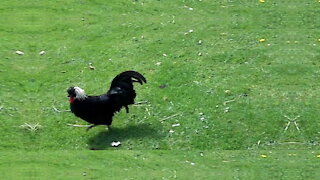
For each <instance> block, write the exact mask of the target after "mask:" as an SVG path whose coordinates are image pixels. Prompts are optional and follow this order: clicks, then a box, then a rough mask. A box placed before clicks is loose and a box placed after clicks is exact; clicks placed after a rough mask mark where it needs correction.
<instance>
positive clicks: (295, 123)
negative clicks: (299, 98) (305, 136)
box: [284, 115, 300, 132]
mask: <svg viewBox="0 0 320 180" xmlns="http://www.w3.org/2000/svg"><path fill="white" fill-rule="evenodd" d="M284 117H285V118H287V119H288V120H289V121H288V124H287V126H286V127H285V128H284V132H286V131H287V130H288V128H289V126H290V124H291V123H293V124H294V125H295V127H296V129H297V130H298V131H299V132H300V128H299V126H298V123H297V122H296V121H297V119H298V118H299V117H300V115H298V116H296V117H295V118H293V119H291V118H289V117H288V116H287V115H284Z"/></svg>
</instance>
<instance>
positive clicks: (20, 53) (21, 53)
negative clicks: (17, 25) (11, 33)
mask: <svg viewBox="0 0 320 180" xmlns="http://www.w3.org/2000/svg"><path fill="white" fill-rule="evenodd" d="M15 53H16V54H18V55H24V52H22V51H16V52H15Z"/></svg>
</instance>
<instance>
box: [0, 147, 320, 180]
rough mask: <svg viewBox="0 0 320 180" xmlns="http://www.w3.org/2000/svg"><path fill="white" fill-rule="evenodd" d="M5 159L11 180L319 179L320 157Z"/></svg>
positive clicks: (233, 154) (139, 154) (218, 154)
mask: <svg viewBox="0 0 320 180" xmlns="http://www.w3.org/2000/svg"><path fill="white" fill-rule="evenodd" d="M2 155H3V156H1V157H0V159H1V162H2V163H1V164H2V165H1V166H0V171H1V172H3V173H2V176H3V177H6V178H7V179H18V178H17V177H29V178H30V179H48V178H50V179H52V178H54V179H106V178H107V179H110V178H111V179H194V177H196V178H197V179H316V178H317V177H319V175H320V174H319V172H318V171H315V170H316V169H318V168H319V163H318V161H319V158H317V157H316V155H317V154H315V153H314V152H310V151H276V152H273V151H269V152H250V151H213V152H212V151H192V152H185V151H182V152H181V151H148V150H143V151H127V150H125V151H49V152H48V151H39V152H28V153H17V152H4V153H2ZM16 156H21V158H20V159H16ZM262 156H263V157H262ZM297 162H299V163H297ZM302 164H303V166H301V165H302ZM4 165H5V166H4Z"/></svg>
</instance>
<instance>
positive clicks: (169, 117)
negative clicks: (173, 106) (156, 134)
mask: <svg viewBox="0 0 320 180" xmlns="http://www.w3.org/2000/svg"><path fill="white" fill-rule="evenodd" d="M180 114H181V113H177V114H174V115H171V116H168V117H165V118H163V119H160V121H165V120H168V119H171V118H174V117H176V116H178V115H180Z"/></svg>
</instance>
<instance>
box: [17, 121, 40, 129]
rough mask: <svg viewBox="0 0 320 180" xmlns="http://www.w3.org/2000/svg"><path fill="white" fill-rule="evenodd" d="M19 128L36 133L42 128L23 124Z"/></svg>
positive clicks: (36, 125)
mask: <svg viewBox="0 0 320 180" xmlns="http://www.w3.org/2000/svg"><path fill="white" fill-rule="evenodd" d="M20 127H21V128H25V129H27V130H29V131H36V130H38V129H40V128H42V126H41V125H40V124H39V123H37V124H28V123H24V124H23V125H21V126H20Z"/></svg>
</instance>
